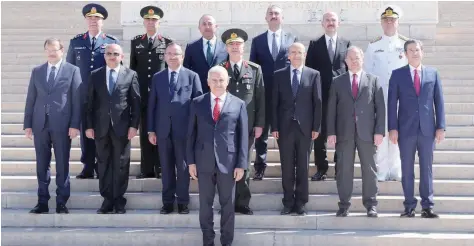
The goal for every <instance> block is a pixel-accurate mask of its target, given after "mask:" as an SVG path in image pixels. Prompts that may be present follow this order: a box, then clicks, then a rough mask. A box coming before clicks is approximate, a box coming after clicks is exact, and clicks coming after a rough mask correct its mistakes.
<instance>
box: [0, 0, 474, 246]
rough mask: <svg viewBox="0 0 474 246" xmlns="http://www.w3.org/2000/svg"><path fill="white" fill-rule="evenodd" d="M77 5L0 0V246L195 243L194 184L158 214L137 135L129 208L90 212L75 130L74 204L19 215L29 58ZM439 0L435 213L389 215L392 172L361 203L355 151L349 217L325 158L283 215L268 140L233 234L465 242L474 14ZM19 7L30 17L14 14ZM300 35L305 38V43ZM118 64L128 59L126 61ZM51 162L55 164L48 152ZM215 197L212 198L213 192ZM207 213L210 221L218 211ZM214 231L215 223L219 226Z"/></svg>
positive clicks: (434, 50) (249, 241)
mask: <svg viewBox="0 0 474 246" xmlns="http://www.w3.org/2000/svg"><path fill="white" fill-rule="evenodd" d="M84 4H85V2H61V3H60V4H51V3H45V2H15V3H13V2H3V3H2V16H3V17H2V20H4V21H3V22H2V23H3V24H2V75H1V78H2V83H1V86H2V88H1V89H2V97H1V98H2V99H1V105H2V109H1V111H2V112H1V140H2V141H1V147H2V150H1V183H2V186H1V189H2V193H1V202H2V210H1V213H2V214H1V215H2V216H1V217H2V219H1V221H2V241H3V242H2V245H21V246H26V245H35V246H39V245H160V246H161V245H201V231H200V229H199V220H198V216H197V213H198V206H199V203H198V188H197V183H196V182H194V181H192V182H191V186H190V192H191V193H192V194H191V203H190V208H191V209H192V211H191V213H190V214H189V215H178V214H171V215H165V216H163V215H160V214H159V211H158V209H159V208H160V207H161V194H160V191H161V180H156V179H146V180H136V179H134V176H135V175H137V174H138V172H139V158H140V155H139V139H138V138H135V139H133V141H132V157H131V158H132V163H131V168H130V175H131V176H130V182H129V188H128V192H127V194H126V197H127V199H128V203H127V209H128V210H127V213H126V214H124V215H97V214H96V213H95V210H96V209H97V208H98V207H99V206H100V204H101V202H102V199H101V197H100V195H99V193H98V187H99V185H98V180H96V179H95V180H76V179H75V178H74V177H75V175H77V174H78V173H79V172H80V170H81V169H82V164H81V163H80V162H79V158H80V145H79V139H75V140H74V141H73V148H72V149H71V163H70V175H71V189H72V193H71V198H70V200H69V203H68V207H69V208H70V212H71V213H70V214H68V215H64V214H61V215H58V214H54V213H53V212H54V210H53V211H52V212H51V214H46V215H31V214H28V211H29V209H31V208H32V207H33V206H34V205H35V204H36V202H37V196H36V189H37V180H36V176H35V175H36V166H35V153H34V148H33V142H32V141H30V140H28V139H26V138H25V137H24V136H23V130H22V123H23V110H24V104H25V98H26V90H27V85H28V82H29V76H30V72H31V68H32V67H34V66H36V65H38V64H41V63H43V62H44V54H43V50H42V45H43V42H44V39H45V38H46V37H49V36H57V37H59V38H61V39H62V40H63V41H64V42H65V45H66V48H67V45H68V41H69V39H70V38H71V37H73V36H74V35H75V34H77V33H80V32H84V22H83V19H82V17H81V12H80V11H81V8H82V6H83V5H84ZM103 4H104V6H106V7H107V9H108V10H109V16H110V17H109V19H108V20H106V22H105V28H106V32H108V33H112V34H113V35H116V36H117V37H118V38H119V39H120V40H122V32H121V26H120V3H119V2H104V3H103ZM439 10H440V13H439V16H440V23H439V24H438V27H437V35H436V39H434V40H428V41H427V42H426V47H425V52H426V59H425V63H426V64H429V65H434V66H436V67H437V68H438V69H439V71H440V74H441V77H442V79H443V81H442V82H443V90H444V94H445V100H446V114H447V124H448V129H447V132H446V134H447V139H446V140H445V141H444V142H442V143H441V144H439V145H437V146H436V150H435V154H434V165H433V174H434V177H435V181H434V191H435V204H436V205H435V210H436V211H437V212H439V213H440V214H441V218H440V219H438V220H426V219H421V218H419V213H418V215H417V218H415V219H400V218H399V216H398V215H399V213H400V212H401V211H402V210H403V204H402V202H403V192H402V187H401V184H400V183H399V182H384V183H379V190H380V195H379V197H378V199H379V207H378V210H379V213H380V214H379V218H377V219H369V218H367V217H366V216H365V209H364V208H363V206H362V202H361V187H362V182H361V171H360V164H359V163H358V162H359V161H358V158H357V157H356V162H357V163H356V169H355V177H356V180H355V181H354V198H353V205H352V207H351V212H352V213H351V215H350V216H349V217H347V218H336V217H335V216H334V214H335V211H336V210H337V201H338V196H337V189H336V183H335V181H334V180H333V177H334V168H333V167H334V165H333V164H331V167H330V170H329V176H330V177H331V178H330V179H329V180H327V181H325V182H310V187H309V191H310V199H309V202H308V204H307V208H308V210H309V213H308V215H307V216H304V217H300V216H281V215H279V210H280V209H281V206H282V205H281V198H282V188H281V178H280V177H281V169H280V163H279V155H278V149H277V144H276V141H275V140H273V139H270V143H269V147H270V150H269V154H268V161H269V167H268V169H267V172H266V174H267V178H266V179H264V180H263V181H257V182H253V181H251V184H250V187H251V191H252V200H251V205H250V206H251V207H252V208H253V209H254V210H255V215H253V216H242V215H237V216H236V233H235V240H234V245H262V246H266V245H365V246H367V245H373V246H375V245H377V246H378V245H393V246H395V245H405V246H412V245H413V246H414V245H417V246H418V245H419V244H421V243H423V244H429V245H446V244H451V245H456V246H458V245H466V246H467V245H472V244H473V242H474V234H473V233H474V189H473V188H474V97H473V96H472V94H473V93H474V79H473V78H474V65H473V64H474V48H473V47H472V46H471V45H472V40H473V38H474V19H473V17H472V15H471V14H470V13H472V11H474V4H473V3H469V2H467V3H451V2H449V3H448V2H440V3H439ZM65 13H67V14H65ZM25 14H26V16H25ZM58 14H60V15H61V21H60V22H58V21H54V20H52V19H51V16H58ZM18 16H22V18H23V19H25V20H28V22H25V21H13V22H12V21H11V20H14V19H17V17H18ZM64 18H65V19H64ZM5 20H9V21H8V22H7V21H5ZM6 23H8V24H6ZM290 28H291V27H290ZM317 28H319V26H317ZM308 41H309V40H303V42H304V43H307V42H308ZM355 43H356V44H358V45H361V47H363V49H365V47H366V45H367V40H357V41H356V42H355ZM122 44H123V46H124V50H125V52H126V53H127V54H126V57H128V52H129V49H130V48H129V46H130V42H129V41H122ZM248 46H249V45H248ZM125 64H128V60H126V61H125ZM329 152H330V153H329V159H330V160H332V159H333V158H332V156H333V150H330V151H329ZM311 158H312V157H311ZM311 161H313V160H311ZM315 171H316V170H315V168H314V164H311V167H310V174H313V173H314V172H315ZM51 172H52V175H54V174H55V165H54V163H53V164H52V166H51ZM415 174H416V177H417V178H418V177H419V170H418V166H416V167H415ZM417 182H418V180H417ZM54 190H55V181H54V177H53V180H52V181H51V185H50V191H51V195H52V196H53V197H52V199H51V202H50V204H49V205H50V209H51V208H54V207H55V199H54V194H55V192H54ZM416 190H418V189H417V188H416ZM417 193H418V191H417ZM215 208H216V209H217V208H219V205H218V203H217V199H216V202H215ZM419 209H420V208H418V211H419ZM215 221H216V223H215V224H216V227H218V225H219V222H218V221H219V215H217V213H216V214H215ZM216 230H217V234H219V232H218V228H216ZM217 238H218V236H217ZM217 241H218V240H216V242H217Z"/></svg>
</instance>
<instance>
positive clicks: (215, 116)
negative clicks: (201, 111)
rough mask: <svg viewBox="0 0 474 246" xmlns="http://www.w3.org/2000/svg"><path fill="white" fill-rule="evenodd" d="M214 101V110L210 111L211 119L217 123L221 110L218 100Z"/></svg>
mask: <svg viewBox="0 0 474 246" xmlns="http://www.w3.org/2000/svg"><path fill="white" fill-rule="evenodd" d="M215 101H216V103H215V104H214V109H213V110H212V118H213V119H214V122H217V121H218V120H219V115H220V113H221V110H220V108H219V98H218V97H216V99H215Z"/></svg>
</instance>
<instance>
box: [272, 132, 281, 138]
mask: <svg viewBox="0 0 474 246" xmlns="http://www.w3.org/2000/svg"><path fill="white" fill-rule="evenodd" d="M272 136H273V137H274V138H275V139H278V138H279V137H280V134H278V132H277V131H275V132H272Z"/></svg>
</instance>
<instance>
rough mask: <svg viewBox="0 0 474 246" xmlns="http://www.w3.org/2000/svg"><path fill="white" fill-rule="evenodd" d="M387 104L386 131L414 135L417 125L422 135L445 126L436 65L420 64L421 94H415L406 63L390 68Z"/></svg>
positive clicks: (417, 129) (432, 132) (441, 94)
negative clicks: (397, 67)
mask: <svg viewBox="0 0 474 246" xmlns="http://www.w3.org/2000/svg"><path fill="white" fill-rule="evenodd" d="M397 104H398V113H397ZM387 107H388V130H389V131H390V130H398V132H399V135H400V136H401V137H403V136H416V135H417V134H418V131H419V129H420V128H421V133H422V134H423V135H424V136H434V134H435V132H436V130H437V129H446V123H445V114H444V98H443V89H442V86H441V79H440V77H439V74H438V71H436V69H435V68H432V67H427V66H422V68H421V90H420V96H417V95H416V91H415V87H414V83H413V79H412V78H411V73H410V67H409V65H406V66H403V67H401V68H399V69H395V70H393V72H392V76H391V77H390V81H389V89H388V106H387Z"/></svg>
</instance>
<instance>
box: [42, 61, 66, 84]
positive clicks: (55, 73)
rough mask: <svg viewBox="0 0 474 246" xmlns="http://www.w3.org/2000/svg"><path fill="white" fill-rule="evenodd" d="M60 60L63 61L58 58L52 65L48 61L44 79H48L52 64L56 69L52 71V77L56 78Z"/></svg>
mask: <svg viewBox="0 0 474 246" xmlns="http://www.w3.org/2000/svg"><path fill="white" fill-rule="evenodd" d="M62 62H63V59H61V60H59V62H58V63H56V65H53V64H51V63H49V62H48V69H47V71H46V81H48V79H49V73H51V68H52V67H53V66H54V67H56V70H55V71H54V78H56V76H57V75H58V71H59V68H60V67H61V63H62Z"/></svg>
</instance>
